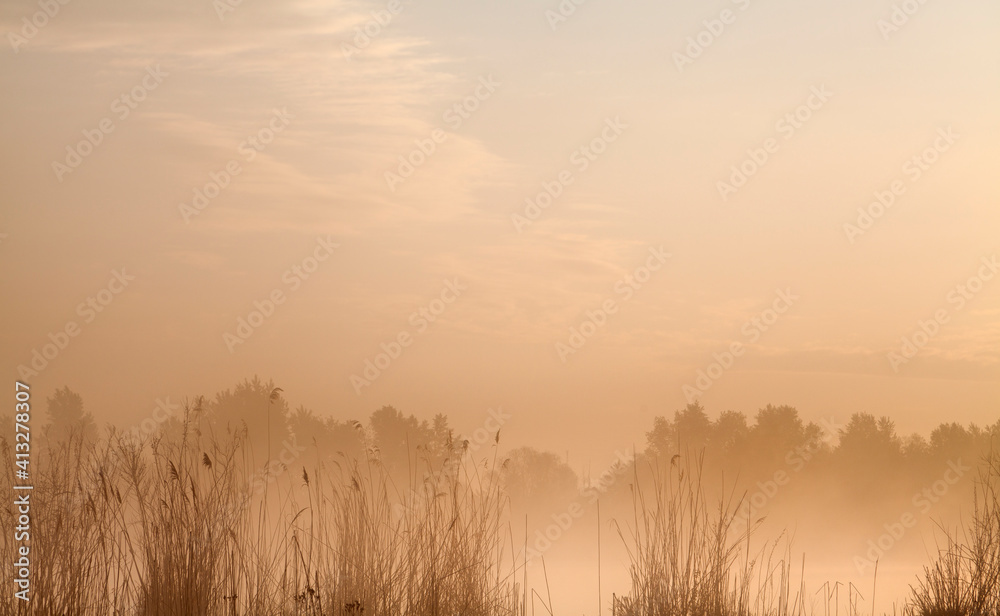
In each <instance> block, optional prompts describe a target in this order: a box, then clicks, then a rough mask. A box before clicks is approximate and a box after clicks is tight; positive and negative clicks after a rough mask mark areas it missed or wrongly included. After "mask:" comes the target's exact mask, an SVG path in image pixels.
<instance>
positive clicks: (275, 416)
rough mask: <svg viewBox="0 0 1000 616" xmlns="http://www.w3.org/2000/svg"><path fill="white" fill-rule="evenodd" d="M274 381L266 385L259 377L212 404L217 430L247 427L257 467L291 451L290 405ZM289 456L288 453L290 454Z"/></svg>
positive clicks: (218, 396)
mask: <svg viewBox="0 0 1000 616" xmlns="http://www.w3.org/2000/svg"><path fill="white" fill-rule="evenodd" d="M281 394H282V391H281V390H280V389H278V388H277V387H275V385H274V382H273V381H268V382H266V383H265V382H264V381H262V380H261V379H260V378H259V377H257V376H255V377H254V378H253V379H252V380H244V381H243V382H242V383H240V384H238V385H237V386H236V387H235V388H234V389H232V390H229V389H227V390H225V391H222V392H220V393H218V394H216V396H215V399H214V400H212V402H211V403H210V404H209V405H208V407H209V418H210V422H211V424H212V425H213V426H214V427H215V429H217V430H226V429H229V430H235V429H237V428H238V427H239V426H240V425H242V424H246V426H247V441H248V443H249V445H250V447H251V451H252V453H253V458H254V460H255V463H256V465H258V466H260V465H262V463H264V462H266V461H267V460H268V454H270V460H278V459H279V458H280V457H281V453H282V451H284V450H286V449H289V448H290V443H289V438H288V437H289V434H290V432H289V429H288V403H287V402H286V401H285V399H284V397H282V395H281ZM286 456H287V454H286Z"/></svg>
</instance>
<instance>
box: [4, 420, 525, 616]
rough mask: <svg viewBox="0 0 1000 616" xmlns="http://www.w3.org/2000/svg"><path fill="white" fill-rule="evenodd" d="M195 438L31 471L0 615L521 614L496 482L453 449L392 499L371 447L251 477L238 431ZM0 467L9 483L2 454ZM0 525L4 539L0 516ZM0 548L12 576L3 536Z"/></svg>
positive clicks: (104, 452)
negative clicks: (23, 532)
mask: <svg viewBox="0 0 1000 616" xmlns="http://www.w3.org/2000/svg"><path fill="white" fill-rule="evenodd" d="M189 413H190V411H189ZM195 423H196V422H193V421H192V422H188V421H185V424H184V425H185V427H184V429H183V431H182V434H181V435H180V437H179V438H175V439H172V440H170V439H166V438H154V439H149V440H145V441H142V442H139V441H136V440H134V439H131V438H128V437H125V436H122V435H120V434H116V433H114V432H111V433H109V434H108V435H107V437H106V438H105V439H102V444H101V445H100V446H99V447H94V446H85V445H83V444H82V443H81V442H80V441H79V440H77V439H70V440H69V441H67V442H63V443H60V445H59V446H58V447H51V448H49V449H48V450H47V451H46V452H45V453H44V454H43V455H42V456H41V457H42V459H39V460H36V461H35V462H36V463H35V464H33V470H35V471H38V472H36V473H35V474H34V475H33V478H34V484H35V490H34V491H33V493H32V514H33V518H32V535H31V557H32V571H31V580H32V597H31V601H30V603H25V602H23V601H20V600H17V599H15V598H14V597H13V596H12V595H13V593H4V595H3V596H2V597H0V613H3V614H12V615H13V614H46V615H48V614H52V615H56V614H58V615H73V616H76V615H79V616H84V615H101V616H107V615H122V616H153V615H156V616H174V615H176V616H199V615H205V616H215V615H219V616H236V615H252V616H271V615H273V616H279V615H280V616H284V615H308V616H326V615H336V616H340V615H351V616H361V615H383V614H385V615H390V616H393V615H400V616H410V615H413V616H422V615H431V614H435V615H436V614H442V615H443V614H468V615H470V616H494V615H498V616H499V615H503V616H518V615H519V614H523V606H524V598H523V597H524V595H523V589H522V588H521V586H520V585H519V584H518V583H517V582H516V579H515V578H516V571H517V565H516V562H515V555H514V552H513V546H512V541H511V537H510V533H509V527H508V526H507V525H506V522H505V500H504V499H505V497H504V496H503V494H502V491H501V490H500V487H499V486H500V477H499V472H498V471H497V469H495V468H494V467H493V465H491V464H490V463H488V462H482V463H474V462H473V461H472V460H471V456H470V455H469V454H468V453H467V444H465V443H453V444H452V445H451V447H450V451H449V452H448V454H447V456H446V458H445V459H444V461H443V462H442V463H440V465H439V466H438V467H437V468H432V467H431V462H430V460H429V458H428V459H427V460H426V461H425V464H424V466H423V467H422V468H420V469H412V470H411V472H410V473H409V476H410V477H411V480H410V481H409V482H408V483H407V485H405V486H397V485H396V484H395V483H394V480H393V478H392V475H391V473H389V472H388V471H387V470H386V469H384V468H383V467H382V465H381V463H380V460H379V457H378V452H377V450H375V449H374V448H369V450H368V455H367V456H365V458H364V459H361V460H350V459H348V458H347V457H346V456H341V457H340V459H339V460H338V461H336V462H335V463H334V464H331V465H329V468H328V467H327V466H326V465H325V464H321V465H318V466H316V467H314V468H312V469H306V468H304V467H299V468H297V469H293V468H288V467H282V468H280V469H275V468H274V467H273V466H272V467H271V468H267V469H265V468H259V469H255V467H254V464H253V461H252V456H251V455H250V453H249V452H248V451H247V448H246V447H245V430H243V431H242V432H241V431H235V432H227V433H225V434H220V435H216V434H211V433H206V434H203V433H201V432H200V431H199V430H197V429H195V428H194V427H192V426H194V424H195ZM3 455H4V458H5V466H6V468H7V469H11V468H14V465H13V463H12V452H11V451H10V448H9V446H7V445H6V443H5V444H4V448H3ZM492 462H493V463H494V464H495V462H496V460H495V459H494V460H493V461H492ZM271 464H272V465H273V464H275V463H271ZM38 469H41V471H39V470H38ZM262 471H263V472H262ZM6 472H7V473H8V477H7V479H8V485H9V486H13V485H14V477H13V476H12V471H10V470H8V471H6ZM262 476H264V477H274V476H279V479H278V480H276V481H273V482H272V481H271V480H268V481H260V480H259V479H260V477H262ZM10 492H11V493H10V494H9V496H10V498H9V499H8V501H7V502H8V503H13V493H12V492H13V491H12V490H10ZM0 515H2V517H4V520H3V523H4V524H5V527H6V528H13V527H14V526H15V525H16V523H15V520H16V515H15V509H14V508H12V507H11V506H10V505H8V506H7V507H5V508H4V509H3V510H2V514H0ZM0 546H2V549H3V556H2V557H3V559H4V560H5V561H6V562H13V561H14V560H15V558H14V550H15V547H16V546H15V545H14V543H13V537H12V533H4V534H3V540H2V543H0Z"/></svg>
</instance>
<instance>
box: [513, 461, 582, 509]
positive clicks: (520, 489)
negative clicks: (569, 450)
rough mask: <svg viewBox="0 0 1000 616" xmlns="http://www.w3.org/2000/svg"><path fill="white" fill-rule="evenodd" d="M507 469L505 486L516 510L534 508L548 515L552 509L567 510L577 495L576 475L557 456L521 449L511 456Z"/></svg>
mask: <svg viewBox="0 0 1000 616" xmlns="http://www.w3.org/2000/svg"><path fill="white" fill-rule="evenodd" d="M504 468H505V470H504V484H505V485H506V488H507V494H508V495H509V496H510V499H511V503H512V504H513V505H514V506H515V507H525V506H528V505H531V506H532V508H533V509H534V510H536V511H543V512H548V511H550V510H553V506H554V507H558V508H562V507H565V505H566V503H567V502H568V501H569V500H570V499H571V498H572V497H573V496H575V494H576V490H577V476H576V473H574V472H573V469H571V468H570V467H569V466H568V465H567V464H566V463H565V462H563V461H562V459H561V458H560V457H559V456H558V455H556V454H554V453H551V452H548V451H538V450H537V449H533V448H531V447H519V448H517V449H514V450H513V451H511V452H510V454H508V457H507V462H506V463H505V464H504Z"/></svg>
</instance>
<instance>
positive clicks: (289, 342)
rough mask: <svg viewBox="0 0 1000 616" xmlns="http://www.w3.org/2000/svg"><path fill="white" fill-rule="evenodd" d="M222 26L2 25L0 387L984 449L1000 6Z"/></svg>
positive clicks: (539, 441) (418, 2)
mask: <svg viewBox="0 0 1000 616" xmlns="http://www.w3.org/2000/svg"><path fill="white" fill-rule="evenodd" d="M223 2H224V0H217V1H216V2H215V3H214V4H213V2H209V1H208V0H202V1H198V2H189V1H171V2H166V1H163V2H147V3H141V4H135V3H127V2H110V1H107V0H71V1H70V2H68V3H67V4H65V5H62V4H59V3H58V2H57V1H56V0H52V2H51V6H49V5H48V4H46V3H45V2H42V3H32V2H28V1H24V0H17V1H16V2H5V3H4V4H3V5H2V6H0V24H2V27H0V31H2V32H4V33H5V42H6V43H5V44H6V47H4V48H3V51H2V52H0V74H2V75H3V83H4V87H3V88H2V89H0V111H2V123H0V126H2V128H0V130H2V136H3V139H2V142H0V204H2V205H0V208H2V209H0V281H2V284H3V288H4V289H5V295H4V296H5V298H6V301H5V302H4V303H3V306H4V307H3V311H4V312H3V322H4V324H5V326H4V327H3V329H2V332H0V348H2V349H3V353H2V357H0V362H2V368H3V373H4V374H7V375H8V378H10V379H11V380H13V379H15V378H16V377H17V376H18V374H19V367H21V366H23V367H24V370H31V371H32V372H37V374H33V373H25V374H27V377H28V380H29V382H31V383H32V385H33V386H35V387H36V389H37V390H38V391H40V392H42V393H43V394H44V392H48V391H51V390H52V389H53V388H55V387H58V386H62V385H68V386H70V387H71V388H72V389H74V390H76V391H78V392H79V393H81V394H82V395H83V397H84V400H85V402H86V404H87V406H88V408H89V409H90V410H92V411H94V412H95V413H96V414H98V416H99V417H101V418H103V419H108V420H114V421H116V422H119V423H122V424H128V423H130V422H138V421H141V419H143V418H145V417H147V416H148V415H149V414H150V413H151V412H152V410H153V409H154V408H155V407H156V400H157V399H158V398H163V397H164V396H171V397H172V398H173V399H180V398H183V397H184V396H186V395H197V394H202V393H208V394H210V393H213V392H215V391H217V390H219V389H222V388H224V387H228V386H231V385H233V384H234V383H235V382H236V381H237V380H239V379H241V378H243V377H246V376H251V375H253V374H255V373H256V374H260V375H262V376H264V377H269V378H273V379H274V380H275V381H276V383H277V384H278V385H279V386H281V387H282V388H283V389H284V390H285V392H286V395H287V397H288V398H289V400H290V401H291V402H292V404H293V405H296V404H299V403H301V404H305V405H306V406H309V407H311V408H313V409H314V410H316V411H318V412H322V413H328V414H332V415H334V416H336V417H340V418H349V417H361V416H364V415H366V414H367V413H369V412H370V411H371V410H373V409H375V408H377V407H379V406H381V405H383V404H393V405H395V406H397V407H398V408H401V409H402V410H404V411H406V412H412V413H415V414H417V415H418V416H424V417H429V416H431V415H432V414H433V413H435V412H439V411H440V412H446V413H449V414H450V415H452V416H453V418H454V422H455V423H456V424H457V425H458V426H459V428H461V429H462V430H468V431H471V430H473V429H475V428H476V427H477V426H479V425H482V423H483V421H484V420H485V418H486V417H487V410H488V409H490V408H496V407H503V408H504V410H505V411H506V412H509V413H510V414H511V416H512V418H511V419H510V421H509V424H508V426H506V427H505V429H508V430H509V432H508V434H509V435H510V436H509V438H511V439H512V440H513V442H517V443H527V444H534V445H537V446H541V447H545V448H550V449H555V450H559V451H562V450H564V449H565V450H572V451H577V452H580V455H584V456H593V457H594V458H595V459H601V460H602V459H603V458H608V459H609V460H610V459H611V458H612V457H613V456H611V455H610V454H607V455H605V452H610V451H613V450H614V449H616V448H621V447H627V446H629V445H630V444H631V443H633V442H637V443H639V444H641V441H642V438H643V432H644V431H645V430H646V429H648V428H649V426H650V425H651V422H652V416H653V415H656V414H663V413H672V412H673V411H674V410H675V409H677V408H680V407H682V406H683V405H684V404H686V403H687V401H688V399H694V398H699V399H701V400H702V401H703V402H704V403H705V405H706V407H707V408H708V409H709V411H710V413H711V414H713V415H714V414H716V413H718V412H719V411H721V410H725V409H730V408H731V409H735V410H742V411H746V412H748V413H752V412H754V411H755V410H756V409H757V408H759V407H760V406H763V405H765V404H767V403H769V402H772V403H787V404H792V405H795V406H797V407H798V408H799V409H800V411H801V412H802V414H803V415H804V416H805V417H807V418H810V419H815V418H819V417H821V416H834V417H838V418H841V419H846V418H847V417H848V416H849V415H850V413H852V412H856V411H870V412H873V413H876V414H888V415H891V416H892V417H893V418H895V419H896V421H897V424H898V426H899V427H900V429H901V431H903V432H910V431H916V430H919V431H927V430H928V429H929V428H930V427H931V426H932V425H934V424H936V423H939V422H941V421H945V420H949V421H950V420H957V421H962V422H969V421H977V422H981V423H985V422H992V421H995V420H996V419H997V417H998V415H1000V408H998V401H1000V276H995V275H994V273H993V269H994V266H993V265H991V264H990V259H996V258H997V257H1000V243H998V237H1000V234H998V231H1000V213H998V210H997V207H996V206H997V203H998V197H1000V190H998V188H997V183H996V182H995V177H996V169H995V167H996V164H997V161H998V149H1000V148H998V143H1000V139H998V138H1000V131H998V129H1000V123H998V116H997V112H996V109H997V108H1000V107H998V102H1000V79H998V77H1000V47H998V46H997V43H996V32H995V24H996V23H997V19H998V18H1000V8H998V6H997V5H996V3H990V2H987V1H985V0H962V1H961V2H954V3H945V2H928V3H925V4H923V5H919V6H920V8H919V10H917V11H916V12H915V13H914V14H913V15H911V16H906V18H905V23H903V21H904V19H903V17H900V15H901V13H898V12H897V13H896V15H895V19H896V23H897V24H899V25H898V27H896V26H893V27H889V26H887V25H886V24H891V23H892V19H893V15H894V5H893V3H892V2H888V1H885V0H880V1H878V2H875V3H864V2H860V1H853V0H852V1H847V2H838V3H827V5H824V6H818V5H815V4H809V3H805V4H803V3H801V2H793V1H792V0H772V1H768V2H764V1H758V0H736V1H730V0H726V1H716V2H711V3H707V4H706V3H701V2H691V1H685V2H679V3H678V2H674V3H667V4H663V3H654V2H646V1H642V2H631V3H617V2H610V1H608V0H591V1H590V2H585V3H582V4H581V5H579V6H576V5H571V3H569V2H568V1H567V2H565V3H563V4H564V5H565V6H563V9H562V11H563V13H565V14H560V13H559V11H560V8H559V7H560V4H559V3H558V2H556V1H554V0H553V1H551V2H527V1H522V0H513V1H510V2H503V3H492V4H482V3H464V4H456V3H445V2H434V1H424V0H415V1H400V2H398V3H397V2H394V1H386V2H370V3H369V2H320V1H316V0H306V1H300V2H280V3H279V2H266V1H264V0H243V1H242V2H237V1H236V0H231V4H223ZM41 5H45V6H47V7H48V10H49V11H50V12H51V13H52V15H51V16H49V15H45V14H44V13H40V11H42V10H43V9H42V8H39V7H40V6H41ZM569 6H576V8H575V10H573V11H572V12H571V11H570V10H569V9H567V8H566V7H569ZM53 7H55V8H53ZM899 10H902V9H899ZM38 15H42V17H38ZM32 19H34V20H35V22H36V23H39V24H42V25H41V27H34V26H31V25H30V21H31V20H32ZM25 20H28V21H27V22H26V21H25ZM880 22H882V24H881V26H880ZM26 23H28V24H29V25H26ZM366 31H367V32H368V34H364V32H366ZM689 38H690V40H689ZM700 43H707V47H705V48H704V49H702V48H701V47H702V46H701V44H700ZM915 157H916V158H915ZM741 169H742V171H741ZM879 200H881V203H879ZM888 203H891V205H890V206H889V207H888V208H886V207H885V206H884V205H883V204H888ZM859 208H862V211H861V213H859ZM845 225H850V226H845ZM984 259H985V261H984ZM113 281H114V282H113ZM88 298H93V299H88ZM781 298H784V299H781ZM88 301H90V303H89V304H88ZM779 308H780V309H781V310H780V311H779V310H778V309H779ZM769 309H770V310H773V312H768V311H769ZM254 311H259V312H260V314H259V315H254V314H253V313H254ZM241 318H242V319H248V320H249V321H250V322H252V323H253V325H251V324H250V323H248V324H247V325H241V324H240V319H241ZM755 319H756V321H755ZM921 323H923V326H921ZM67 327H69V330H70V332H69V333H67ZM921 327H923V328H924V330H926V331H927V332H930V333H931V334H932V335H924V334H923V333H922V332H921ZM60 332H62V333H61V334H60ZM904 337H906V338H907V339H908V340H909V341H911V342H912V343H913V344H914V349H912V350H913V351H915V352H914V353H911V352H910V351H911V350H908V349H907V348H905V345H904V342H903V340H902V339H903V338H904ZM47 344H52V345H54V346H51V347H49V348H48V349H46V345H47ZM397 344H398V345H399V346H398V348H397V347H396V346H395V345H397ZM59 345H63V346H65V348H61V349H59V348H57V347H58V346H59ZM734 345H735V346H734ZM918 346H919V348H917V347H918ZM36 352H37V353H38V354H39V355H38V356H36V355H35V353H36ZM893 352H894V353H896V356H890V355H889V354H890V353H893ZM45 353H48V354H49V355H50V356H51V358H50V359H44V358H42V359H39V357H43V355H44V354H45ZM380 353H386V355H385V356H384V357H381V358H380V357H379V354H380ZM727 353H728V354H729V355H727ZM906 354H911V355H913V356H912V357H905V355H906ZM394 355H395V357H393V356H394ZM893 357H895V359H893ZM901 358H902V359H901ZM564 360H565V361H564ZM903 360H905V361H903ZM32 361H35V362H36V366H35V367H34V368H33V367H32V365H31V364H32ZM369 361H370V362H372V364H371V365H372V366H375V365H376V364H378V365H380V366H382V368H380V369H378V370H377V371H378V374H377V375H376V373H375V371H376V369H375V368H368V375H367V376H366V375H365V370H366V368H367V367H368V364H367V363H366V362H369ZM716 363H718V366H713V364H716ZM39 366H41V369H38V367H39ZM699 371H704V372H705V376H702V377H700V376H699ZM373 375H374V376H375V378H369V377H371V376H373Z"/></svg>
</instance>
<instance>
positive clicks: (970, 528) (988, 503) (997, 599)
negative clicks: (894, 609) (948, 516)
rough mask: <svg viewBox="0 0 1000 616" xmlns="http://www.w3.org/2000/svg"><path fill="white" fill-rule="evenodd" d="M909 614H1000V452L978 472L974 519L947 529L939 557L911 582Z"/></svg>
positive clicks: (943, 615) (921, 615)
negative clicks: (951, 529) (963, 524)
mask: <svg viewBox="0 0 1000 616" xmlns="http://www.w3.org/2000/svg"><path fill="white" fill-rule="evenodd" d="M909 613H910V614H912V615H914V616H996V615H998V614H1000V453H992V454H991V455H990V456H989V457H988V458H987V460H986V461H985V464H984V465H983V467H982V469H981V471H980V476H979V478H978V480H977V482H976V493H975V504H974V509H973V513H972V518H971V521H970V522H969V524H968V525H967V527H966V528H965V529H964V530H961V531H952V532H950V533H946V542H945V547H944V548H943V549H942V550H941V551H940V553H939V555H938V559H937V561H936V562H934V563H933V564H932V565H930V566H928V567H926V568H925V569H924V574H923V576H922V577H921V578H920V580H919V581H918V583H917V584H916V585H915V586H914V587H913V598H912V601H911V606H910V609H909Z"/></svg>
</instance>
